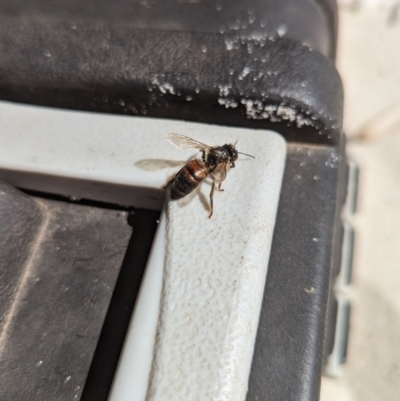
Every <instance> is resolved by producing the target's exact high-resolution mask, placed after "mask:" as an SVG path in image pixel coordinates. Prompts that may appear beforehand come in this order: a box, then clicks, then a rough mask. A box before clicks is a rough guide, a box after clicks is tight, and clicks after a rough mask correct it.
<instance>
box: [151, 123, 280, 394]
mask: <svg viewBox="0 0 400 401" xmlns="http://www.w3.org/2000/svg"><path fill="white" fill-rule="evenodd" d="M207 131H208V130H207ZM246 131H247V132H246ZM195 139H198V140H200V141H202V142H205V143H208V144H210V145H215V144H216V143H215V139H213V133H212V132H207V133H205V132H203V134H202V135H201V137H199V136H198V135H196V136H195ZM236 140H238V145H237V147H238V150H239V151H243V152H246V153H250V154H253V155H254V156H256V159H255V160H253V159H249V158H246V157H245V156H240V160H238V161H237V163H236V168H235V169H232V170H231V171H229V172H228V176H227V179H226V181H225V182H224V184H223V188H224V189H225V192H218V191H216V192H215V196H214V215H213V216H212V218H211V219H209V218H208V194H209V191H210V185H207V184H206V183H203V185H202V187H201V191H200V193H199V194H195V196H192V197H189V199H185V198H184V199H182V200H180V201H170V202H169V203H168V208H167V245H166V247H167V254H166V263H165V270H164V283H163V292H162V300H161V311H160V318H159V323H158V331H157V337H156V348H155V356H154V360H153V366H152V372H151V377H150V387H149V391H148V394H147V400H148V401H150V400H151V401H161V400H162V401H167V400H171V401H172V400H173V401H178V400H182V401H191V400H193V401H194V400H198V401H205V400H215V401H228V400H229V401H242V400H244V399H245V396H246V392H247V382H248V376H249V371H250V364H251V358H252V353H253V347H254V340H255V334H256V329H257V324H258V317H259V313H260V305H261V299H262V295H263V290H264V284H265V278H266V272H267V262H268V256H269V251H270V246H271V241H272V234H273V228H274V223H275V216H276V209H277V205H278V198H279V192H280V186H281V180H282V175H283V169H284V160H285V152H286V147H285V143H284V141H283V139H282V138H281V137H280V136H278V135H277V134H275V133H271V132H259V131H258V132H256V131H250V130H238V129H228V128H223V129H221V130H219V133H218V144H223V143H226V142H231V143H232V142H234V141H236ZM181 152H185V153H186V155H187V156H191V155H193V151H190V150H188V151H181ZM188 201H189V202H188Z"/></svg>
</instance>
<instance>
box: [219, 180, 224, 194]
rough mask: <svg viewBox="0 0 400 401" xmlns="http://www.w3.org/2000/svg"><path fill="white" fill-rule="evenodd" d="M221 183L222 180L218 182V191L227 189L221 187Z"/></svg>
mask: <svg viewBox="0 0 400 401" xmlns="http://www.w3.org/2000/svg"><path fill="white" fill-rule="evenodd" d="M221 185H222V182H220V183H219V184H218V191H220V192H224V191H225V189H221Z"/></svg>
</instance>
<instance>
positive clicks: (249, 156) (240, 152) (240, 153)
mask: <svg viewBox="0 0 400 401" xmlns="http://www.w3.org/2000/svg"><path fill="white" fill-rule="evenodd" d="M238 153H239V154H241V155H245V156H249V157H252V158H253V159H255V157H254V156H252V155H248V154H247V153H242V152H238Z"/></svg>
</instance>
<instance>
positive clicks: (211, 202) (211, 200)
mask: <svg viewBox="0 0 400 401" xmlns="http://www.w3.org/2000/svg"><path fill="white" fill-rule="evenodd" d="M214 187H215V183H214V181H213V183H212V185H211V192H210V206H211V210H210V215H209V216H208V218H210V217H211V216H212V214H213V211H214V205H213V195H214Z"/></svg>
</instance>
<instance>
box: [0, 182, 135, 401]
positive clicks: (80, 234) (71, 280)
mask: <svg viewBox="0 0 400 401" xmlns="http://www.w3.org/2000/svg"><path fill="white" fill-rule="evenodd" d="M126 220H127V216H126V215H125V213H123V212H121V211H115V210H107V209H100V208H94V207H88V206H82V205H76V204H69V203H66V202H57V201H53V200H46V199H37V198H33V197H30V196H28V195H25V194H23V193H21V192H19V191H17V190H15V189H14V188H12V187H10V186H9V185H6V184H4V183H2V184H0V221H1V226H0V241H1V245H0V275H1V287H0V288H1V291H0V306H1V307H0V400H2V401H29V400H35V401H36V400H39V399H40V400H49V401H50V400H52V401H53V400H73V399H79V398H80V395H81V393H82V390H83V386H84V383H85V380H86V376H87V374H88V371H89V367H90V364H91V360H92V357H93V354H94V351H95V348H96V344H97V341H98V337H99V335H100V331H101V328H102V326H103V321H104V318H105V315H106V312H107V309H108V307H109V303H110V299H111V295H112V292H113V289H114V285H115V282H116V280H117V277H118V274H119V271H120V267H121V264H122V260H123V258H124V255H125V251H126V248H127V244H128V241H129V237H130V235H131V228H130V227H129V225H128V224H127V221H126ZM75 396H76V397H75Z"/></svg>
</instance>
